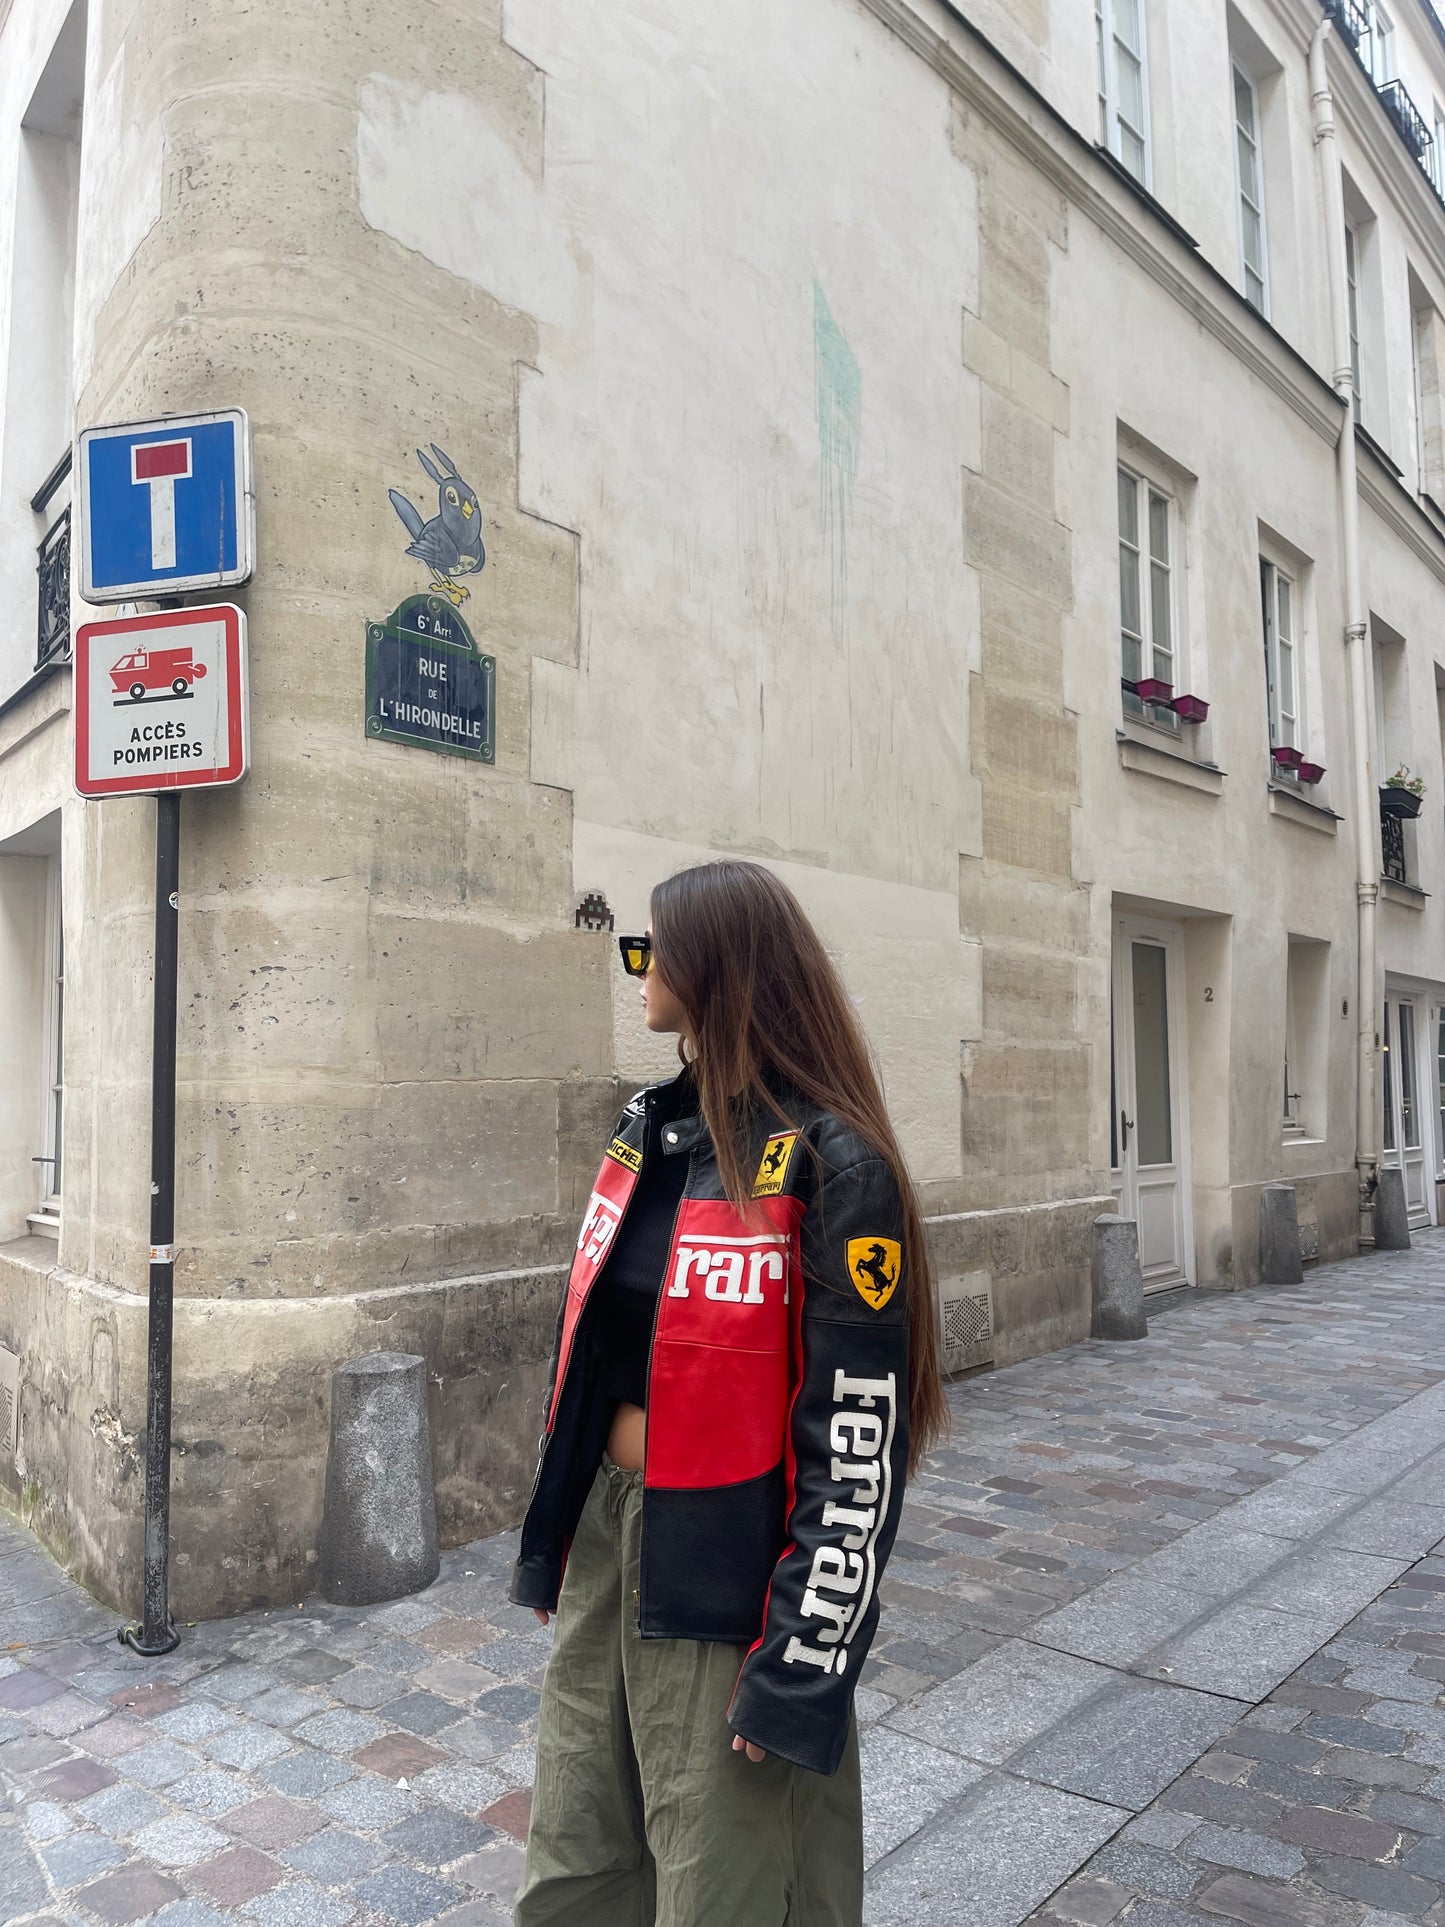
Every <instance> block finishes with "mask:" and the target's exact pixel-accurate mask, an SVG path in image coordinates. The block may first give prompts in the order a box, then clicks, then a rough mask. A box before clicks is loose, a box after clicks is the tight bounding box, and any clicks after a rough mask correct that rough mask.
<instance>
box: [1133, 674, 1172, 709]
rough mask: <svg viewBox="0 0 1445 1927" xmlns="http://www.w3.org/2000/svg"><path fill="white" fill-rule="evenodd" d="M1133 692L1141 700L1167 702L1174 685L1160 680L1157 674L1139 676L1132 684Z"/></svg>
mask: <svg viewBox="0 0 1445 1927" xmlns="http://www.w3.org/2000/svg"><path fill="white" fill-rule="evenodd" d="M1134 693H1135V695H1137V696H1138V698H1139V700H1140V701H1141V702H1146V703H1167V702H1168V700H1169V698H1170V697H1171V696H1172V695H1173V694H1174V685H1173V683H1172V682H1161V681H1160V680H1159V678H1158V677H1157V676H1141V677H1140V679H1139V681H1138V682H1136V683H1135V685H1134Z"/></svg>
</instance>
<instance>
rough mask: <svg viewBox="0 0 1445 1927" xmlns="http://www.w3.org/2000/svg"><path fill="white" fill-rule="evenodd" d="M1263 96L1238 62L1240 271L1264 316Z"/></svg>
mask: <svg viewBox="0 0 1445 1927" xmlns="http://www.w3.org/2000/svg"><path fill="white" fill-rule="evenodd" d="M1259 126H1260V122H1259V94H1258V92H1257V90H1256V88H1255V84H1254V82H1253V81H1252V80H1251V79H1250V77H1249V75H1248V74H1247V73H1246V72H1245V71H1244V69H1243V68H1242V67H1241V66H1240V65H1239V63H1238V62H1237V61H1236V62H1235V65H1234V157H1235V170H1236V178H1237V186H1238V190H1239V272H1240V280H1241V283H1242V285H1243V288H1244V298H1245V300H1246V301H1248V302H1249V304H1250V306H1251V307H1254V308H1258V309H1259V311H1260V313H1261V314H1268V312H1269V294H1268V283H1267V273H1268V270H1267V267H1266V263H1265V246H1264V173H1263V168H1262V166H1261V162H1260V148H1259Z"/></svg>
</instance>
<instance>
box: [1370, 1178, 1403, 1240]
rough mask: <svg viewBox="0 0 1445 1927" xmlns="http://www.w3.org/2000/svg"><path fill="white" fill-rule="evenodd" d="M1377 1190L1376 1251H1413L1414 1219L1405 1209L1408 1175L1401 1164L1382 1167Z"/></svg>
mask: <svg viewBox="0 0 1445 1927" xmlns="http://www.w3.org/2000/svg"><path fill="white" fill-rule="evenodd" d="M1377 1175H1378V1177H1379V1183H1378V1185H1377V1186H1376V1188H1375V1249H1376V1251H1408V1250H1409V1249H1410V1217H1409V1213H1408V1212H1407V1211H1406V1209H1405V1174H1404V1172H1403V1171H1402V1170H1401V1169H1400V1167H1399V1165H1398V1164H1382V1165H1381V1166H1380V1167H1379V1171H1378V1174H1377Z"/></svg>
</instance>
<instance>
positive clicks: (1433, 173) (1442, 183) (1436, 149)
mask: <svg viewBox="0 0 1445 1927" xmlns="http://www.w3.org/2000/svg"><path fill="white" fill-rule="evenodd" d="M1440 17H1441V19H1442V20H1445V14H1441V16H1440ZM1432 107H1433V112H1432V113H1431V116H1430V134H1431V141H1430V180H1431V184H1432V185H1433V187H1434V189H1435V192H1436V193H1437V194H1438V195H1439V196H1440V197H1441V199H1442V200H1445V107H1441V105H1440V103H1439V101H1438V100H1437V101H1433V102H1432Z"/></svg>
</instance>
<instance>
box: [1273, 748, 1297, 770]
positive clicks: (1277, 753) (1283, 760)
mask: <svg viewBox="0 0 1445 1927" xmlns="http://www.w3.org/2000/svg"><path fill="white" fill-rule="evenodd" d="M1269 753H1270V755H1271V756H1272V757H1273V758H1274V761H1275V763H1276V764H1277V765H1278V767H1279V768H1280V769H1294V770H1297V769H1298V768H1299V766H1300V764H1301V763H1302V762H1303V761H1304V757H1303V756H1302V755H1301V753H1300V751H1299V750H1297V749H1292V748H1291V747H1290V745H1289V744H1288V743H1272V744H1271V745H1270V751H1269Z"/></svg>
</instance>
